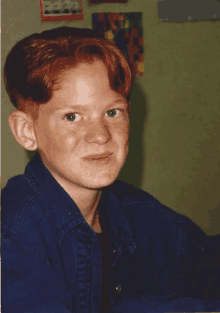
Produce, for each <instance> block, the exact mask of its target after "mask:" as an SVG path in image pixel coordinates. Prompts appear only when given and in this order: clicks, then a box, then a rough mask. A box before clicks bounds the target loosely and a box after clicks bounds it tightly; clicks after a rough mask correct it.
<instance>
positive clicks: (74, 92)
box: [46, 61, 126, 111]
mask: <svg viewBox="0 0 220 313" xmlns="http://www.w3.org/2000/svg"><path fill="white" fill-rule="evenodd" d="M118 100H121V101H124V102H126V99H125V97H123V96H121V95H120V94H118V93H116V92H115V91H114V90H112V89H111V87H110V83H109V78H108V71H107V69H106V67H105V65H104V64H103V63H102V62H101V61H97V62H94V63H91V64H88V63H82V64H80V65H78V66H77V67H75V68H72V69H69V70H67V71H65V72H63V73H62V75H60V77H59V79H58V81H57V84H56V85H55V86H54V90H53V96H52V99H51V100H50V101H49V102H48V105H47V104H46V105H47V106H48V109H49V107H50V109H51V111H54V110H57V109H62V108H65V107H67V106H76V105H78V106H87V107H88V108H89V105H90V104H92V105H93V107H95V106H99V107H100V106H105V104H106V105H107V104H109V103H112V102H114V101H118Z"/></svg>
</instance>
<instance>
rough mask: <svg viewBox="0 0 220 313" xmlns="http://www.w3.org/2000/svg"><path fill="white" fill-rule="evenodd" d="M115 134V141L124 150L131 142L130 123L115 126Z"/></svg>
mask: <svg viewBox="0 0 220 313" xmlns="http://www.w3.org/2000/svg"><path fill="white" fill-rule="evenodd" d="M113 134H114V136H113V137H114V138H115V140H116V141H117V142H118V144H120V145H121V148H123V145H126V144H127V143H128V140H129V123H128V122H123V123H120V124H117V125H115V127H113Z"/></svg>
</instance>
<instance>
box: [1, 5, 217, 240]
mask: <svg viewBox="0 0 220 313" xmlns="http://www.w3.org/2000/svg"><path fill="white" fill-rule="evenodd" d="M83 7H84V21H75V22H54V23H51V22H44V23H42V22H41V19H40V14H39V2H38V0H29V1H23V0H22V1H18V0H10V1H4V2H3V3H2V34H1V36H2V67H3V64H4V61H5V58H6V55H7V53H8V52H9V50H10V49H11V48H12V46H13V45H14V44H15V43H16V42H17V41H18V40H19V39H21V38H23V37H25V36H27V35H29V34H32V33H34V32H41V31H43V30H46V29H50V28H53V27H58V26H63V25H70V26H75V27H88V28H91V27H92V19H91V14H92V13H93V12H132V11H134V12H143V28H144V49H145V51H144V55H145V74H144V76H143V77H138V78H137V79H136V81H135V84H134V88H133V92H132V115H131V138H130V153H129V157H128V160H127V163H126V165H125V167H124V169H123V170H122V173H121V174H120V178H121V179H123V180H125V181H127V182H130V183H133V184H134V185H135V186H137V187H140V188H142V189H144V190H147V191H148V192H150V193H151V194H153V195H154V196H155V197H156V198H157V199H158V200H160V201H161V202H162V203H164V204H165V205H167V206H169V207H171V208H172V209H174V210H176V211H177V212H180V213H183V214H184V215H187V216H189V217H190V218H191V219H192V220H194V221H195V222H196V223H197V224H198V225H199V226H200V227H201V228H202V229H203V230H204V231H205V232H206V233H207V234H209V235H214V234H217V233H219V232H220V230H219V219H220V192H219V190H220V159H219V152H220V139H219V138H220V122H219V118H220V75H219V69H220V57H219V56H220V21H219V20H218V21H196V22H192V21H190V22H188V21H187V22H184V23H175V22H172V23H161V22H159V19H158V15H157V1H156V0H129V1H128V3H127V4H102V5H89V4H88V1H87V0H84V1H83ZM12 110H13V107H12V105H11V104H10V102H9V99H8V97H7V94H6V92H5V89H4V86H3V84H2V186H4V185H5V184H6V182H7V180H8V179H9V178H10V177H12V176H14V175H16V174H20V173H22V172H23V171H24V167H25V164H26V163H27V162H28V160H29V154H28V153H27V152H26V151H24V150H23V149H22V148H21V147H19V145H18V144H17V143H16V142H15V140H14V139H13V137H12V135H11V134H10V130H9V127H8V125H7V116H8V114H9V113H10V112H11V111H12Z"/></svg>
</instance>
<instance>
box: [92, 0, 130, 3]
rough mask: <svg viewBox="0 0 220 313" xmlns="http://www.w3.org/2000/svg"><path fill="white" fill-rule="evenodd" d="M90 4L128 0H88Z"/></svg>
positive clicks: (124, 0) (125, 1) (124, 1)
mask: <svg viewBox="0 0 220 313" xmlns="http://www.w3.org/2000/svg"><path fill="white" fill-rule="evenodd" d="M89 2H90V3H91V4H98V3H127V2H128V0H89Z"/></svg>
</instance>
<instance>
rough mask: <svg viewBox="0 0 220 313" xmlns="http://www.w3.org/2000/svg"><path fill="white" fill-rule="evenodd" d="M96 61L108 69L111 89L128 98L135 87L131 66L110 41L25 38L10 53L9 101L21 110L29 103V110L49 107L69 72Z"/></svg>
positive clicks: (7, 70) (6, 70) (7, 74)
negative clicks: (54, 93)
mask: <svg viewBox="0 0 220 313" xmlns="http://www.w3.org/2000/svg"><path fill="white" fill-rule="evenodd" d="M97 60H100V61H102V62H103V63H104V65H105V66H106V69H107V71H108V78H109V83H110V86H111V88H112V89H113V90H114V91H116V92H117V93H120V94H121V95H123V96H124V97H126V98H128V97H129V95H130V91H131V86H132V74H131V70H130V66H129V64H128V61H127V60H126V58H125V56H124V55H123V53H122V52H121V51H120V50H119V49H118V48H117V47H116V46H115V45H114V44H112V43H111V42H109V41H108V40H105V39H103V38H83V37H74V38H73V37H72V36H68V37H59V38H57V39H44V38H43V39H42V38H35V37H34V36H30V37H28V38H25V39H24V40H22V41H20V42H19V43H18V44H17V45H16V46H15V47H14V48H13V49H12V50H11V52H10V53H9V55H8V58H7V60H6V63H5V68H4V80H5V85H6V89H7V92H8V94H9V97H10V100H11V102H12V103H13V104H14V106H16V107H17V108H18V109H21V110H23V109H25V108H27V105H25V102H27V101H28V103H29V106H31V105H34V103H36V104H43V103H46V102H48V101H49V100H50V99H51V98H52V94H53V90H55V88H57V86H58V85H59V82H60V81H61V80H62V77H63V75H64V74H65V72H66V71H68V70H70V69H73V68H75V67H77V66H78V65H79V64H81V63H87V64H91V63H93V62H95V61H97ZM15 65H16V66H15Z"/></svg>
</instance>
